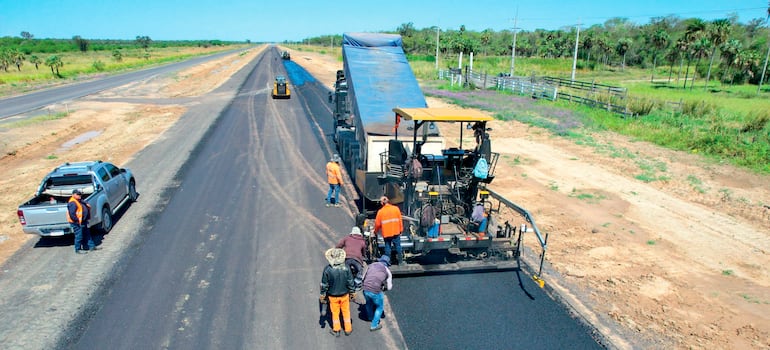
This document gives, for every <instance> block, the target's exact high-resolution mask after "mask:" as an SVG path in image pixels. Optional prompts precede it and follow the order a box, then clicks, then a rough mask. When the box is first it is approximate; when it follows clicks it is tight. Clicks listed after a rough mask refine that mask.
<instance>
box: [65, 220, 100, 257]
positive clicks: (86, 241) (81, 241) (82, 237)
mask: <svg viewBox="0 0 770 350" xmlns="http://www.w3.org/2000/svg"><path fill="white" fill-rule="evenodd" d="M70 227H71V228H72V232H73V233H75V251H78V250H81V249H83V250H86V249H87V250H91V249H94V247H95V246H96V245H95V244H94V240H93V239H92V238H91V232H89V230H88V224H84V225H80V224H73V223H71V224H70Z"/></svg>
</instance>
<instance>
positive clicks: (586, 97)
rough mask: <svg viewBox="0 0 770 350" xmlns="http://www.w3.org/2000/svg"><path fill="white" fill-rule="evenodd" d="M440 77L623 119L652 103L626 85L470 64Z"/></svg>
mask: <svg viewBox="0 0 770 350" xmlns="http://www.w3.org/2000/svg"><path fill="white" fill-rule="evenodd" d="M438 77H439V79H441V80H449V81H450V82H451V85H452V86H455V85H457V86H463V87H471V86H472V87H477V88H481V89H496V90H506V91H510V92H513V93H515V94H518V95H522V96H531V97H532V98H536V99H546V100H550V101H556V100H562V101H568V102H570V103H580V104H583V105H586V106H589V107H593V108H601V109H604V110H607V111H609V112H612V113H616V114H619V115H621V116H623V117H624V118H626V117H634V116H638V115H639V114H640V112H638V111H639V109H640V108H634V107H632V106H643V105H645V104H649V101H646V100H644V99H641V98H633V97H629V96H628V89H627V88H624V87H620V86H612V85H607V84H599V83H596V82H595V81H591V82H586V81H578V80H570V79H564V78H557V77H548V76H544V77H535V76H532V77H528V78H527V77H512V76H508V75H507V74H498V75H489V74H487V73H480V72H476V71H473V70H471V69H470V68H469V67H468V66H466V67H465V69H460V68H450V69H442V70H439V72H438ZM657 104H658V105H659V106H660V107H662V108H664V109H667V110H671V111H681V110H682V105H683V102H682V100H680V101H657ZM635 110H636V112H635Z"/></svg>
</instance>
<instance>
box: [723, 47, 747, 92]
mask: <svg viewBox="0 0 770 350" xmlns="http://www.w3.org/2000/svg"><path fill="white" fill-rule="evenodd" d="M742 50H743V43H741V41H740V40H736V39H730V40H728V41H727V42H726V43H725V44H724V45H722V61H724V62H725V63H726V66H727V69H725V70H724V71H723V72H722V78H721V79H720V80H721V81H723V82H724V81H725V76H726V75H728V74H729V75H730V85H732V84H733V80H734V79H735V75H733V74H732V72H731V70H732V67H733V65H736V64H738V54H740V52H741V51H742Z"/></svg>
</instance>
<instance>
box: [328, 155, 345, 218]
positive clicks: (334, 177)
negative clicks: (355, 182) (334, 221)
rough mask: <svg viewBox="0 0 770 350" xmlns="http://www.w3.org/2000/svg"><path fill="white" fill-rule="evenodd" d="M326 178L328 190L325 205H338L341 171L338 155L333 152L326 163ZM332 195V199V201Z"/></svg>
mask: <svg viewBox="0 0 770 350" xmlns="http://www.w3.org/2000/svg"><path fill="white" fill-rule="evenodd" d="M326 179H327V180H328V182H329V192H327V193H326V206H327V207H330V206H332V205H334V206H335V207H339V206H340V186H341V185H342V171H341V170H340V155H339V154H336V153H335V154H334V155H333V156H332V159H331V160H330V161H329V162H328V163H326ZM332 195H334V201H332Z"/></svg>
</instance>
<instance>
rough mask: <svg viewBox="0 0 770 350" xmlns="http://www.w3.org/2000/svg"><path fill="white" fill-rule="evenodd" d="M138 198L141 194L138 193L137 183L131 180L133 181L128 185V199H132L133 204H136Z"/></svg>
mask: <svg viewBox="0 0 770 350" xmlns="http://www.w3.org/2000/svg"><path fill="white" fill-rule="evenodd" d="M138 198H139V193H137V192H136V181H134V179H131V181H130V182H129V183H128V199H130V200H131V202H136V200H137V199H138Z"/></svg>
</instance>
